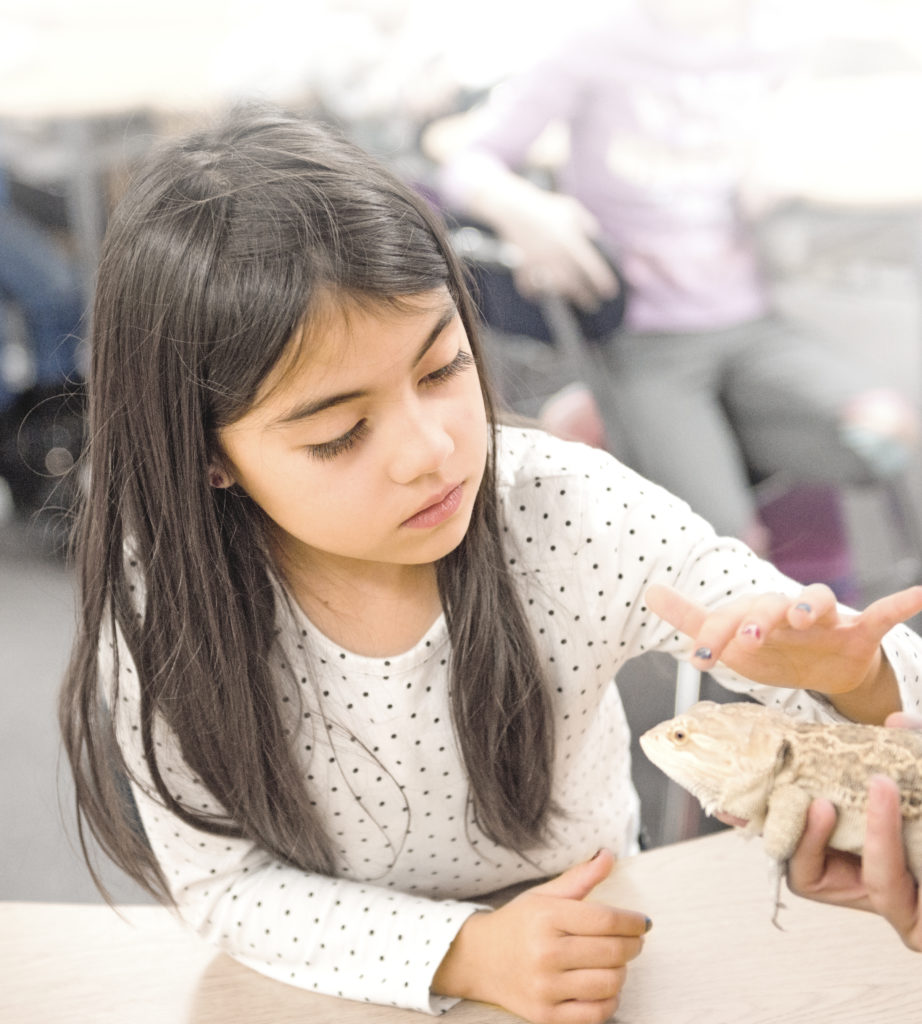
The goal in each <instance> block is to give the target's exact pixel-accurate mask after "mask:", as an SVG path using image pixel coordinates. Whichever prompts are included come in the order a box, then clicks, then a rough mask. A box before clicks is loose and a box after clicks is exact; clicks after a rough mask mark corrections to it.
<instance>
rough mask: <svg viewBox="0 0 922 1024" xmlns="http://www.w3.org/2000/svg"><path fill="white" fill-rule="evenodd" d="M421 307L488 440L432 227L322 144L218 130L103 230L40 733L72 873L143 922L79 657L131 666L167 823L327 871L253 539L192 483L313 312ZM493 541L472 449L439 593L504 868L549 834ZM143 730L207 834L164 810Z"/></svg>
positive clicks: (158, 881) (520, 630)
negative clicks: (451, 316) (443, 332)
mask: <svg viewBox="0 0 922 1024" xmlns="http://www.w3.org/2000/svg"><path fill="white" fill-rule="evenodd" d="M444 286H447V288H448V289H449V291H450V292H451V294H452V297H453V298H454V300H455V302H456V303H457V306H458V309H459V311H460V315H461V317H462V320H463V322H464V325H465V327H466V329H467V332H468V335H469V337H470V341H471V346H472V350H473V353H474V356H475V359H476V361H477V365H478V368H480V373H481V383H482V387H483V391H484V396H485V401H486V404H487V414H488V417H489V420H490V423H491V426H492V427H493V428H495V407H494V403H493V401H492V399H491V396H490V392H489V388H488V386H487V384H486V381H485V380H484V377H483V372H482V366H483V361H482V356H481V350H480V347H479V343H478V339H477V328H476V317H475V313H474V310H473V308H472V304H471V300H470V298H469V295H468V291H467V289H466V286H465V281H464V274H463V271H462V269H461V268H460V266H459V264H458V262H457V260H456V258H455V257H454V255H453V254H452V251H451V249H450V246H449V245H448V243H447V241H446V238H445V235H444V233H443V229H442V226H441V222H440V219H439V217H438V215H437V214H436V213H434V212H433V211H432V210H431V209H430V208H429V207H428V205H427V204H426V203H425V202H424V201H423V200H421V199H420V198H419V197H418V196H417V195H416V194H415V193H414V192H413V191H412V190H410V189H408V188H407V187H406V186H405V185H404V184H402V183H401V182H400V181H399V180H397V179H396V178H395V177H394V176H393V175H392V174H391V173H390V172H389V171H388V170H387V169H386V168H384V167H382V166H380V165H379V164H378V163H376V162H375V161H373V160H372V159H371V158H370V157H369V156H368V155H367V154H366V153H364V152H362V151H361V150H359V149H357V148H356V147H354V146H353V145H352V144H351V143H350V142H348V141H347V140H346V139H345V138H344V137H342V136H341V135H340V134H339V133H338V132H337V131H335V130H333V129H330V128H328V127H325V126H322V125H319V124H317V123H312V122H310V121H305V120H302V119H299V118H295V117H291V116H288V115H285V114H281V113H278V112H274V111H267V110H264V109H259V110H254V109H248V110H238V111H236V112H234V113H233V114H232V115H229V116H228V117H226V118H225V119H224V120H223V121H222V122H221V123H220V124H219V125H217V126H215V127H212V128H210V129H206V130H202V131H199V132H197V133H195V134H193V135H191V136H189V137H188V138H185V139H183V140H181V141H179V142H174V143H172V144H170V145H168V146H167V147H166V148H165V149H164V150H163V151H162V152H160V153H159V154H158V155H157V157H156V158H155V159H154V160H153V161H152V163H151V165H150V167H149V169H148V170H147V171H146V172H144V173H142V174H141V175H140V176H139V177H138V179H137V180H136V181H135V182H134V184H133V186H132V187H131V188H130V190H129V192H128V194H127V195H126V196H125V198H124V199H123V200H122V201H121V203H120V204H119V206H118V207H117V208H116V210H115V211H114V213H113V215H112V218H111V222H110V225H109V229H108V232H107V237H106V241H105V244H104V249H103V254H102V259H101V262H100V266H99V272H98V284H97V293H96V302H95V309H94V318H93V326H94V331H93V335H94V336H93V346H92V367H91V373H90V403H89V421H90V430H89V434H90V440H89V444H88V448H87V470H88V473H87V477H88V480H89V485H88V493H87V496H86V500H85V503H84V507H83V508H82V510H81V513H80V517H79V522H78V527H77V533H76V543H75V557H76V564H77V570H78V583H79V587H80V599H81V600H80V619H79V623H78V635H77V638H76V641H75V645H74V649H73V653H72V658H71V662H70V665H69V668H68V672H67V676H66V680H65V685H64V688H63V691H62V695H61V702H60V718H61V725H62V731H63V736H64V743H65V747H66V751H67V754H68V757H69V759H70V763H71V767H72V770H73V773H74V776H75V780H76V802H77V808H78V822H79V830H80V840H81V843H82V845H83V848H84V852H85V853H86V852H87V850H88V842H87V840H88V834H87V829H89V832H90V833H91V834H92V835H93V836H94V837H95V839H96V840H97V842H98V843H99V844H100V845H101V847H102V849H103V850H104V851H105V852H106V853H107V854H108V855H109V856H110V857H111V858H112V859H113V860H114V861H115V862H116V863H117V864H118V865H119V866H120V867H121V868H122V869H123V870H125V871H127V872H128V874H129V875H131V876H132V877H134V878H135V879H136V880H137V881H139V882H140V883H141V884H142V885H143V886H145V887H146V888H147V889H148V890H149V891H150V892H151V893H153V894H154V895H155V896H157V897H158V898H161V899H166V900H169V898H170V897H169V893H168V891H167V887H166V883H165V880H164V878H163V876H162V874H161V872H160V870H159V868H158V866H157V863H156V861H155V859H154V857H153V854H152V853H151V851H150V850H149V849H148V847H147V845H146V844H145V842H144V840H143V834H139V832H138V830H137V828H132V826H131V822H130V820H129V818H130V816H129V815H128V814H127V812H126V810H125V808H124V797H125V794H124V786H121V787H120V786H119V778H120V777H124V775H125V773H126V768H125V765H124V763H123V761H122V759H121V756H120V753H119V750H118V747H117V744H116V742H115V736H114V727H113V724H112V716H111V715H110V713H109V708H110V707H111V706H112V701H114V700H117V699H118V693H117V689H115V687H116V685H117V674H118V665H117V664H116V667H115V671H114V672H112V673H111V676H112V678H101V668H100V657H99V652H100V647H101V644H105V641H106V638H107V637H112V636H114V635H115V634H116V628H117V630H118V631H119V632H120V634H121V636H122V637H123V638H124V643H125V646H126V648H127V651H128V652H129V653H130V655H131V658H132V660H133V662H134V665H135V667H136V671H137V675H138V682H139V685H140V694H141V707H140V729H141V738H142V741H143V749H144V754H145V758H146V764H147V767H148V769H149V772H150V775H151V777H152V779H153V782H154V785H155V786H156V789H157V793H158V795H159V798H160V800H162V802H163V804H164V805H165V806H166V807H167V808H168V810H169V811H171V812H172V813H174V814H176V815H178V816H180V817H181V818H182V819H183V820H185V821H187V822H190V823H192V824H194V825H195V826H197V827H199V828H202V829H205V830H207V831H210V832H212V833H219V834H227V835H243V836H246V837H248V838H250V839H252V840H253V841H255V842H257V843H259V844H260V845H261V846H263V847H265V848H266V849H268V850H270V851H272V852H273V853H274V854H275V855H277V856H279V857H282V858H284V859H285V860H286V861H288V862H290V863H293V864H295V865H298V866H300V867H302V868H304V869H305V870H312V871H321V872H326V873H330V872H331V871H332V866H333V857H332V854H331V845H330V841H329V837H328V836H327V834H326V832H325V830H324V827H323V825H322V823H321V820H320V818H319V816H318V813H317V811H316V809H315V807H314V806H313V805H312V801H311V798H310V797H311V795H310V793H309V792H308V789H307V783H306V781H305V779H304V777H303V772H302V771H300V770H299V769H298V767H297V765H296V762H295V760H294V757H293V755H292V752H291V750H290V748H289V740H288V739H287V738H286V735H285V728H284V724H283V720H282V715H281V712H280V705H279V683H278V680H277V679H276V678H275V677H274V676H273V670H270V667H269V658H268V654H269V651H270V649H271V647H272V645H273V642H274V630H275V623H276V611H277V609H276V598H275V596H274V595H275V593H276V591H275V590H274V588H273V586H272V585H271V577H272V570H273V566H272V563H271V560H270V556H269V546H268V528H267V520H266V518H265V516H264V515H263V514H262V512H261V510H260V509H259V508H258V506H256V505H255V504H254V503H253V502H251V501H250V500H249V499H246V498H245V496H244V497H243V498H241V496H240V495H234V496H231V495H229V494H228V492H227V491H223V490H216V489H214V488H212V487H211V486H209V482H208V474H209V464H210V461H211V460H212V459H213V458H214V457H215V455H216V441H215V436H216V431H217V430H218V429H219V428H221V427H223V426H225V425H227V424H229V423H232V422H233V421H234V420H235V419H237V418H239V417H240V416H241V415H242V414H243V413H244V412H245V411H246V409H247V408H248V406H249V405H250V404H251V403H252V401H253V400H254V397H255V395H256V393H257V390H258V389H259V386H260V384H261V383H262V382H263V381H264V380H265V378H266V375H267V374H268V373H269V371H270V370H271V369H272V368H273V367H274V366H275V365H276V363H277V362H278V360H279V358H280V356H281V355H282V353H283V352H284V350H285V348H286V346H287V345H288V344H289V341H290V339H291V338H292V336H293V334H294V332H295V330H296V328H297V327H298V326H299V325H302V324H303V323H305V321H308V320H309V318H310V316H311V311H312V308H313V307H312V303H314V302H315V300H316V299H317V298H318V297H319V296H322V295H326V296H329V295H332V296H333V297H334V298H335V296H337V295H342V296H344V297H347V296H348V297H353V298H356V297H357V298H360V299H362V300H364V301H369V300H370V301H372V302H384V303H387V302H395V301H397V302H399V301H400V297H401V296H404V297H405V296H410V295H415V294H420V293H424V292H427V291H430V290H432V289H434V288H438V287H444ZM499 516H500V511H499V506H498V499H497V491H496V481H495V465H494V457H493V453H492V446H491V454H490V456H489V461H488V465H487V472H486V474H485V477H484V481H483V484H482V487H481V489H480V492H479V495H478V497H477V501H476V503H475V507H474V511H473V516H472V521H471V525H470V529H469V531H468V533H467V535H466V537H465V539H464V541H463V542H462V543H461V545H460V546H459V547H458V548H456V549H455V550H454V551H453V552H452V553H451V554H450V555H448V556H446V557H445V558H444V559H443V560H442V561H441V562H440V563H439V565H438V566H437V573H438V583H439V589H440V594H441V599H442V605H443V608H444V610H445V613H446V618H447V622H448V628H449V633H450V638H451V645H452V655H451V677H450V687H451V702H452V714H453V721H454V727H455V731H456V734H457V738H458V742H459V744H460V747H461V750H462V753H463V758H464V763H465V765H466V769H467V774H468V779H469V799H470V800H471V802H472V805H473V811H474V816H475V820H476V821H477V823H478V825H479V827H480V828H481V829H482V830H483V831H484V832H485V833H486V834H487V835H488V836H490V837H491V838H492V839H494V840H495V841H496V842H497V843H499V844H501V845H503V846H506V847H510V848H513V849H516V850H519V851H520V852H521V851H527V850H528V849H529V848H533V847H534V846H535V845H536V844H537V843H539V842H540V841H541V840H542V838H544V837H545V835H546V833H547V829H548V827H549V820H550V818H551V816H552V813H553V808H552V801H551V763H552V759H553V728H552V724H551V713H550V698H549V696H548V694H547V692H546V687H545V684H544V682H543V668H542V666H541V664H540V662H539V659H538V657H537V654H536V650H535V646H534V643H533V640H532V637H531V634H530V631H529V628H528V625H527V622H526V618H525V615H524V612H523V608H522V603H521V600H520V598H519V596H518V594H517V592H516V586H515V584H514V582H513V580H512V578H511V576H510V574H509V572H508V570H507V569H506V559H505V558H504V555H503V548H502V524H501V523H500V521H499ZM139 594H142V595H143V597H142V598H139ZM216 708H220V709H221V710H220V715H219V716H216V715H215V709H216ZM158 718H159V719H161V720H162V721H163V722H164V723H165V724H166V725H167V726H168V727H169V729H170V730H172V732H173V733H174V734H175V736H176V738H177V740H178V743H179V745H180V749H181V751H182V754H183V757H184V759H185V761H186V762H187V763H188V765H189V766H190V768H191V769H192V771H194V772H195V773H196V775H197V776H198V777H199V778H200V779H201V780H202V782H203V783H204V784H205V785H206V786H207V787H208V789H209V790H210V791H211V792H212V793H213V794H214V796H215V797H216V798H217V800H218V801H219V802H220V804H221V806H222V807H223V808H224V809H225V811H226V816H222V817H218V816H209V815H207V814H206V813H204V812H202V811H199V810H196V809H193V808H191V807H188V806H184V805H182V804H181V803H180V802H178V800H177V799H176V797H175V796H174V795H173V794H172V793H171V792H170V789H169V788H168V786H167V785H166V783H165V781H164V778H163V775H162V773H161V768H160V765H159V763H158V750H157V743H156V742H155V739H154V731H155V730H154V723H155V721H156V720H157V719H158ZM119 808H121V810H119ZM88 859H89V858H88ZM90 870H91V871H92V872H93V873H94V878H96V881H97V884H100V880H99V877H98V875H97V874H96V871H95V868H94V866H93V864H92V863H90ZM100 888H103V887H102V886H101V885H100ZM103 891H104V892H105V890H104V889H103Z"/></svg>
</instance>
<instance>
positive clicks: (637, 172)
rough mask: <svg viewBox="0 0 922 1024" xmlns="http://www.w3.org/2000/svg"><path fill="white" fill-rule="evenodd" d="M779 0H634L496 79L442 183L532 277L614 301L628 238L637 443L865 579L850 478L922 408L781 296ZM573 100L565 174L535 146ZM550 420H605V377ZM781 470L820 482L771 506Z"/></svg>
mask: <svg viewBox="0 0 922 1024" xmlns="http://www.w3.org/2000/svg"><path fill="white" fill-rule="evenodd" d="M770 13H771V12H770V10H769V9H768V7H767V6H766V5H762V4H759V3H758V2H757V0H636V2H634V3H629V4H626V5H621V6H620V7H619V8H618V10H617V11H616V12H615V13H613V14H611V15H609V16H608V17H607V18H606V19H605V20H604V22H602V23H601V24H599V25H596V26H594V27H593V28H592V29H590V30H583V31H581V32H580V33H578V34H577V35H575V36H573V37H571V38H569V39H568V40H567V41H566V42H564V43H563V44H562V45H561V46H560V47H559V48H558V49H557V50H556V51H555V52H553V53H550V54H548V55H547V56H546V57H545V58H544V59H542V60H541V61H539V62H538V63H536V64H535V66H534V67H533V68H532V69H531V70H530V71H528V72H526V73H524V74H522V75H519V76H516V77H515V78H513V79H510V80H509V81H507V82H504V83H503V84H502V85H501V86H499V87H498V88H496V89H495V90H494V92H493V94H492V96H491V98H490V101H489V103H488V104H487V106H486V108H485V110H484V111H483V114H482V119H481V121H480V122H479V123H478V125H477V126H476V127H475V128H474V129H473V130H472V131H471V132H470V134H469V135H468V137H467V140H466V142H465V144H464V145H463V146H462V147H461V149H460V151H459V152H458V153H456V154H455V155H454V156H453V157H451V158H450V159H449V160H448V161H447V163H446V166H445V167H444V168H443V170H442V175H441V187H442V190H443V196H444V198H445V199H446V201H447V202H448V203H449V205H451V206H452V207H453V208H455V209H457V210H459V211H463V212H464V213H465V214H467V215H469V216H471V217H474V218H476V219H477V220H479V221H481V222H483V223H486V224H487V225H488V226H490V227H491V228H492V229H493V230H495V231H496V232H497V233H498V234H499V236H500V237H501V238H502V239H503V240H504V241H506V242H508V243H510V244H511V245H512V246H513V248H514V250H515V251H516V253H517V266H516V269H515V277H516V282H517V285H518V287H519V289H520V290H521V291H522V293H523V294H525V295H532V296H534V295H537V294H539V293H541V292H542V291H552V292H556V293H559V294H563V295H565V296H567V297H568V298H570V299H572V300H573V301H574V302H575V303H576V304H577V305H578V306H581V307H583V308H585V309H592V308H595V307H596V306H597V305H598V304H599V303H600V302H603V301H605V300H607V299H610V298H611V297H612V296H613V295H614V294H615V293H616V292H617V289H618V287H619V284H618V280H617V278H616V277H615V275H614V274H613V273H612V270H611V268H610V266H609V265H608V263H607V262H606V260H605V259H604V258H603V256H602V255H601V254H600V248H601V249H602V251H604V252H605V253H607V254H609V255H610V256H611V257H612V259H613V260H614V261H615V263H616V265H617V267H618V268H619V271H620V273H621V274H622V275H623V278H624V280H625V281H626V283H627V306H626V312H625V319H624V329H622V330H621V331H619V332H618V333H617V334H616V336H615V337H613V339H612V341H611V344H610V346H609V347H608V350H607V352H608V354H607V357H606V358H607V359H608V361H609V363H610V367H611V370H612V372H613V376H614V379H615V381H616V387H617V393H616V394H615V395H613V396H612V401H613V402H616V403H617V412H618V420H619V422H620V423H621V425H622V426H623V429H624V431H625V436H624V437H623V438H620V439H619V441H620V442H621V443H622V444H623V445H624V446H625V451H626V455H627V458H628V460H629V461H630V462H631V463H632V464H633V466H634V467H635V468H636V469H638V470H639V471H640V472H642V473H643V474H644V475H646V476H649V477H650V478H651V479H654V480H656V481H657V482H658V483H661V484H663V485H664V486H666V487H667V488H669V489H670V490H672V491H673V492H675V493H677V494H678V495H680V496H681V497H683V498H685V499H686V500H688V501H689V502H690V503H691V505H692V506H693V507H694V508H695V510H696V511H698V512H699V513H701V514H702V515H704V516H705V518H707V519H708V520H709V521H710V522H712V523H713V524H714V525H715V526H716V527H717V529H718V531H720V532H723V533H725V534H728V535H732V536H736V537H740V538H741V539H743V540H744V541H746V542H747V543H748V544H749V545H750V546H751V547H753V549H754V550H756V551H757V552H759V553H761V554H768V553H769V552H771V553H772V555H773V557H775V558H776V560H778V561H779V562H784V559H785V556H786V555H788V556H790V557H788V559H787V563H786V564H783V568H784V569H785V571H787V572H788V573H789V574H791V575H794V576H795V577H797V578H803V575H804V573H807V574H808V575H809V576H810V577H811V579H821V580H823V581H824V582H827V583H829V584H830V585H832V586H833V587H834V589H836V590H837V591H838V592H839V594H840V596H841V597H843V598H845V599H854V597H855V595H854V593H853V592H852V590H851V586H852V580H851V566H850V559H849V555H848V551H847V545H846V542H845V525H844V518H843V513H842V508H841V504H840V498H839V491H838V488H839V487H840V486H841V485H843V484H849V483H863V482H873V481H876V480H880V479H886V478H888V477H892V476H894V475H896V474H899V473H901V472H902V471H903V469H904V468H905V466H906V464H907V461H908V458H909V456H910V453H911V451H912V446H913V444H914V442H915V436H916V429H917V428H916V421H915V414H914V412H913V411H912V410H911V408H910V406H909V404H908V402H907V401H906V400H905V399H904V398H903V397H902V396H900V395H898V394H896V393H894V392H892V391H889V390H887V389H884V388H882V387H879V386H878V387H875V386H873V384H872V378H873V374H872V373H870V372H869V371H868V368H867V367H861V366H857V365H852V364H851V363H850V362H849V361H848V359H847V358H846V357H845V356H844V355H843V354H842V353H840V352H837V351H835V350H834V349H833V348H831V347H830V346H828V345H824V344H823V343H821V342H820V341H819V340H818V339H816V338H813V337H810V336H808V335H807V334H806V333H804V332H803V331H801V330H800V329H798V328H797V327H795V326H794V325H793V324H792V323H790V322H789V321H786V320H785V319H784V318H782V317H781V316H780V315H779V314H778V313H777V312H776V311H775V310H773V308H772V303H771V300H770V296H769V293H768V288H767V283H766V280H765V274H764V270H763V267H762V265H761V260H760V254H759V251H758V246H757V244H756V238H755V235H754V231H753V222H752V217H751V215H750V213H751V211H750V210H748V209H747V200H751V201H764V200H765V196H761V197H760V196H759V192H758V189H756V188H754V187H753V185H752V179H751V177H750V171H751V163H752V155H753V152H754V150H755V148H756V146H757V143H758V128H759V123H760V114H761V112H762V111H763V110H764V109H765V105H766V103H767V102H768V101H769V100H770V98H771V96H772V94H773V93H774V91H775V90H776V89H778V88H779V87H781V86H782V85H783V84H785V83H786V82H788V81H790V80H791V77H792V76H793V75H794V73H795V71H796V69H797V67H798V64H799V60H800V58H801V57H802V56H803V54H802V52H801V51H800V48H799V47H798V46H797V45H795V44H794V43H793V42H792V40H791V37H790V35H786V34H785V33H783V32H782V33H779V32H778V31H777V30H776V28H774V27H773V25H772V22H771V21H770V20H769V19H768V18H767V14H770ZM559 122H562V123H563V124H565V125H566V128H567V130H568V137H569V146H568V154H567V157H566V159H565V161H564V163H563V165H562V166H561V167H560V169H559V180H558V181H557V188H556V189H555V190H549V189H546V188H544V187H542V186H541V185H539V184H537V183H535V182H534V181H532V180H531V179H530V178H529V177H528V176H527V174H526V168H527V161H528V155H529V151H530V149H531V147H532V145H533V143H535V141H536V140H537V139H538V138H539V137H540V136H542V133H543V132H544V131H545V129H546V128H547V127H548V126H549V125H552V124H555V123H559ZM542 420H543V422H544V425H545V426H547V427H548V428H549V429H552V430H554V431H555V432H558V433H560V434H562V435H564V436H567V437H571V438H572V437H573V436H574V435H577V436H579V435H582V436H583V437H584V439H585V440H587V441H588V442H590V443H597V442H598V440H599V439H600V434H599V430H600V423H601V420H600V417H599V416H598V415H597V414H596V410H595V409H594V403H593V400H592V397H591V395H590V393H589V391H588V390H586V389H583V390H576V391H575V390H574V389H573V388H572V387H570V388H568V389H566V390H565V391H564V392H563V393H562V394H561V395H560V398H559V400H556V401H553V400H552V401H551V402H550V403H548V404H547V405H546V406H545V408H544V412H543V416H542ZM771 477H776V478H777V479H778V480H781V481H784V482H785V484H786V485H790V484H791V483H806V484H807V485H808V486H807V488H806V489H803V488H801V489H799V490H798V489H797V488H795V489H794V493H793V501H792V502H790V503H789V502H788V501H787V500H786V499H780V500H777V501H775V502H774V503H773V504H772V506H771V507H770V508H769V510H768V511H767V513H766V515H765V516H764V517H763V515H762V514H760V508H759V506H758V504H757V499H756V497H755V494H754V492H753V487H752V485H753V483H754V482H759V481H764V480H767V479H768V478H771ZM766 520H767V522H766ZM811 520H812V523H811ZM792 562H793V563H796V564H792ZM798 570H802V571H800V572H799V571H798Z"/></svg>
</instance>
